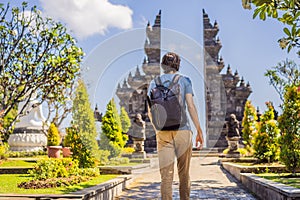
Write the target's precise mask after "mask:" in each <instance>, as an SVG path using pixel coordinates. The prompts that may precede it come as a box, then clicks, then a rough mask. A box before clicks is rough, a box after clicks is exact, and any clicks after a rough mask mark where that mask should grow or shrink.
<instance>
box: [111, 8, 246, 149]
mask: <svg viewBox="0 0 300 200" xmlns="http://www.w3.org/2000/svg"><path fill="white" fill-rule="evenodd" d="M203 25H204V26H203V27H204V29H203V38H204V40H203V41H204V45H203V46H204V51H205V52H204V78H205V85H206V88H205V91H204V92H205V98H206V138H207V141H206V146H207V147H219V148H226V147H227V142H226V140H225V134H226V131H225V129H224V128H223V125H224V124H225V121H226V119H227V118H228V117H229V115H230V114H232V113H233V114H236V116H237V119H238V120H239V121H241V120H242V117H243V109H244V105H245V102H246V100H247V98H248V96H249V95H250V93H251V88H250V85H249V83H247V84H245V81H244V79H243V78H241V79H240V77H239V75H238V72H237V71H236V72H235V73H232V71H231V67H230V66H229V65H228V67H227V71H226V73H224V74H221V71H222V69H223V68H224V66H225V65H224V61H223V59H222V57H220V56H219V51H220V49H221V47H222V45H221V42H220V40H219V39H218V38H217V37H216V36H217V33H218V31H219V28H218V24H217V22H215V23H214V24H213V25H212V24H211V23H210V19H209V17H208V15H207V14H206V13H205V11H204V10H203ZM146 37H147V38H146V42H145V44H144V51H145V54H146V55H145V58H144V61H143V63H142V66H141V68H140V67H139V66H137V68H136V70H135V72H134V73H131V72H130V73H129V74H128V77H127V79H125V80H124V82H122V83H119V84H118V87H117V89H116V95H117V96H118V97H119V99H120V106H123V107H124V108H125V109H126V111H127V112H128V114H129V117H130V118H131V120H132V122H133V120H134V119H135V116H136V114H141V115H142V118H143V120H144V121H145V122H146V138H147V139H146V141H145V151H146V152H152V151H155V150H156V138H155V132H154V129H153V128H152V125H151V123H150V120H149V117H148V115H147V100H146V97H147V96H146V95H147V89H148V85H149V83H150V81H151V80H152V79H153V78H154V77H156V76H158V75H160V73H161V70H160V58H161V11H159V14H158V15H156V18H155V21H154V24H153V25H150V23H149V22H148V24H147V26H146ZM193 84H194V85H195V84H197V82H195V81H193ZM133 131H134V130H133V129H130V130H129V132H128V134H129V136H132V135H134V134H135V133H134V132H133Z"/></svg>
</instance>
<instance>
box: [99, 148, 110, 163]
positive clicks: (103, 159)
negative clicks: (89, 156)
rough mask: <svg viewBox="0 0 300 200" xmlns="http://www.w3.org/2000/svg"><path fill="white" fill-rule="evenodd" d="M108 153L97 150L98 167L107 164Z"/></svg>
mask: <svg viewBox="0 0 300 200" xmlns="http://www.w3.org/2000/svg"><path fill="white" fill-rule="evenodd" d="M109 155H110V152H109V151H108V150H101V149H99V150H98V151H97V154H96V159H97V161H98V162H99V165H106V164H107V163H108V161H109V160H108V157H109Z"/></svg>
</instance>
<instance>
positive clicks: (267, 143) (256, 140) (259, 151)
mask: <svg viewBox="0 0 300 200" xmlns="http://www.w3.org/2000/svg"><path fill="white" fill-rule="evenodd" d="M266 105H267V108H268V109H267V110H266V111H265V112H264V114H263V115H262V116H261V117H260V118H261V120H260V122H259V127H258V131H257V132H256V133H255V134H254V136H253V149H254V156H255V157H256V158H258V159H260V160H261V161H268V162H273V161H275V160H278V159H279V145H278V139H279V136H280V135H279V134H280V129H279V128H278V123H277V121H276V120H274V116H275V115H274V114H275V111H274V107H273V105H272V103H271V102H266Z"/></svg>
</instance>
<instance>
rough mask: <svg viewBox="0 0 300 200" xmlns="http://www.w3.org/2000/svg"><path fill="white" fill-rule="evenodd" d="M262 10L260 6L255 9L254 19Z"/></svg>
mask: <svg viewBox="0 0 300 200" xmlns="http://www.w3.org/2000/svg"><path fill="white" fill-rule="evenodd" d="M260 11H261V9H260V8H256V9H255V10H254V13H253V19H254V18H255V17H257V15H258V14H259V12H260Z"/></svg>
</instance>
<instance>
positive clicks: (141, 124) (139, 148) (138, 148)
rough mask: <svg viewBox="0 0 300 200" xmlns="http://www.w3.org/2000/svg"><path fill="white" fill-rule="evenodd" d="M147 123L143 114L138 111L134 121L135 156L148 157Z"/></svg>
mask: <svg viewBox="0 0 300 200" xmlns="http://www.w3.org/2000/svg"><path fill="white" fill-rule="evenodd" d="M145 129H146V123H145V121H144V120H143V119H142V115H141V114H139V113H137V114H136V116H135V119H134V121H133V133H132V140H133V147H134V150H135V151H134V152H133V157H135V158H146V153H145V151H144V141H145V139H146V135H145Z"/></svg>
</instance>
